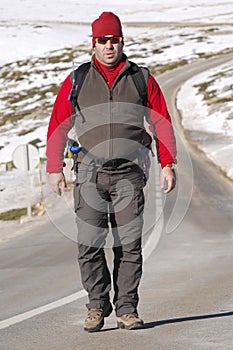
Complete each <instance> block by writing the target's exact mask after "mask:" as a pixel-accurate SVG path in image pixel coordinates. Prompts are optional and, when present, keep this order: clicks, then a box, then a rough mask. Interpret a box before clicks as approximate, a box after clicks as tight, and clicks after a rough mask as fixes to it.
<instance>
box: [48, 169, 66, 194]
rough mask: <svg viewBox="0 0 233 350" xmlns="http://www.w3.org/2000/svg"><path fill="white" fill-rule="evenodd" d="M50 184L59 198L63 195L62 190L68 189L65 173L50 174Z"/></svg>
mask: <svg viewBox="0 0 233 350" xmlns="http://www.w3.org/2000/svg"><path fill="white" fill-rule="evenodd" d="M48 182H49V185H50V187H51V189H52V190H53V192H55V193H56V194H58V195H59V196H61V193H62V192H61V188H63V189H64V188H66V187H67V184H66V179H65V176H64V174H63V173H49V174H48Z"/></svg>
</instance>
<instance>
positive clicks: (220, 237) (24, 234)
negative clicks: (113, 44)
mask: <svg viewBox="0 0 233 350" xmlns="http://www.w3.org/2000/svg"><path fill="white" fill-rule="evenodd" d="M232 58H233V56H232V55H231V56H228V57H223V56H221V57H218V58H215V59H211V60H208V62H207V61H199V62H197V63H195V64H192V65H189V66H187V67H183V68H182V69H178V70H176V71H171V72H168V73H166V74H164V75H162V76H160V77H159V82H160V84H161V86H162V88H163V91H164V93H165V96H166V99H167V102H168V105H169V109H170V111H171V113H172V115H174V117H175V127H176V134H177V139H178V150H179V157H178V161H179V167H178V170H177V173H178V185H177V188H176V190H175V191H174V192H173V193H171V194H170V195H168V196H167V197H164V196H163V195H162V194H161V200H157V203H159V204H158V205H162V206H163V215H161V216H160V218H159V219H158V225H157V226H156V229H157V233H156V232H154V231H153V232H152V233H151V235H149V236H145V242H144V253H145V263H144V274H143V278H142V282H141V287H140V305H139V312H140V315H141V317H142V318H143V319H144V321H145V325H146V327H145V329H144V330H140V331H125V330H118V329H116V319H115V315H114V314H112V315H111V316H110V317H109V318H108V319H106V322H105V327H104V328H103V330H102V331H100V332H98V333H94V334H88V333H85V332H84V331H83V329H82V326H83V320H84V318H85V315H86V309H85V303H86V301H87V299H86V296H85V294H84V293H83V292H82V286H81V283H80V278H79V271H78V267H77V262H76V254H77V249H76V243H75V242H74V241H73V240H72V239H69V237H67V236H66V235H64V234H62V233H61V231H59V230H58V229H57V227H58V226H59V223H60V225H63V226H64V230H66V231H69V226H71V224H70V222H69V221H70V220H67V215H66V214H67V213H66V211H65V212H64V213H63V216H62V215H61V214H60V213H61V212H62V210H58V211H57V212H58V214H57V217H56V220H53V222H51V220H50V219H49V218H48V217H43V218H40V219H38V221H37V222H36V223H28V224H25V225H24V228H23V229H22V228H20V229H19V228H17V227H15V228H14V230H15V231H16V232H9V235H12V238H11V239H9V240H6V241H5V242H3V243H1V245H0V272H1V276H0V282H1V287H0V288H1V289H0V298H1V300H0V305H1V321H0V342H1V343H0V344H1V349H2V350H16V349H17V350H29V349H30V350H31V349H35V350H36V349H38V350H39V349H40V350H47V349H49V350H50V349H56V350H66V349H69V350H73V349H75V350H76V349H77V350H81V349H85V350H89V349H96V350H105V349H106V350H107V349H108V350H109V349H110V350H115V349H119V348H125V349H130V350H131V349H135V350H139V349H143V348H145V349H149V350H150V349H151V350H152V349H162V350H167V349H175V350H183V349H185V350H186V349H187V348H189V349H223V350H228V349H229V350H230V349H232V348H233V345H232V344H233V336H232V329H233V297H232V290H233V279H232V277H233V273H232V272H233V267H232V253H233V245H232V243H233V225H232V224H233V216H232V209H233V202H232V198H233V186H232V183H231V182H230V181H229V180H227V179H226V178H225V177H224V176H223V175H222V174H221V173H220V172H219V170H218V169H216V168H215V167H214V166H213V165H212V164H211V163H210V162H209V161H207V160H206V159H205V157H204V156H203V155H202V154H201V153H198V152H197V151H196V150H195V149H194V148H192V147H191V146H190V145H189V143H188V142H187V140H185V139H184V135H183V130H182V128H181V126H180V122H179V117H178V115H177V112H176V111H175V109H174V100H175V95H176V92H177V90H178V89H179V87H180V86H181V84H182V83H183V82H184V81H185V80H186V79H188V78H189V77H191V76H193V75H194V74H197V73H198V72H200V71H203V70H206V69H208V68H211V66H214V65H217V64H221V63H222V62H223V61H226V60H230V59H232ZM150 191H151V187H150ZM57 205H58V206H59V204H57ZM148 210H149V208H148ZM69 215H70V214H69ZM54 221H55V222H56V225H54ZM160 221H161V222H162V229H161V232H159V234H158V230H159V229H160V226H159V223H160ZM153 235H154V236H153ZM150 239H151V240H150ZM158 239H159V242H157V241H158ZM147 242H149V243H150V244H147ZM150 248H151V249H150ZM107 256H108V258H109V261H111V252H110V251H109V250H108V251H107ZM110 264H111V263H110ZM77 292H78V293H77ZM79 292H80V293H79ZM64 297H67V299H62V298H64ZM72 298H73V299H72ZM56 300H58V303H57V304H56V305H53V304H51V303H52V302H53V301H56ZM72 300H74V301H72ZM46 305H47V306H46ZM42 306H45V308H44V309H41V308H40V307H42ZM49 308H50V309H49ZM30 310H34V313H33V314H30V313H27V312H29V311H30ZM16 315H18V316H17V317H16V318H14V316H16ZM32 316H33V317H32Z"/></svg>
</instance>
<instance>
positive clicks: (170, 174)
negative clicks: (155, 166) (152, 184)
mask: <svg viewBox="0 0 233 350" xmlns="http://www.w3.org/2000/svg"><path fill="white" fill-rule="evenodd" d="M160 184H161V188H163V189H164V193H169V192H171V191H172V190H173V189H174V188H175V186H176V174H175V171H174V170H173V169H172V168H169V167H167V166H165V167H164V168H163V169H162V171H161V174H160Z"/></svg>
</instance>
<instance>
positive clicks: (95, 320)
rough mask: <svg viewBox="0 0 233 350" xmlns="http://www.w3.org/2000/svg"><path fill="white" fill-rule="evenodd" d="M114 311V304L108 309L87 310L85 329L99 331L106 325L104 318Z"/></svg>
mask: <svg viewBox="0 0 233 350" xmlns="http://www.w3.org/2000/svg"><path fill="white" fill-rule="evenodd" d="M111 312H112V305H111V304H109V306H108V307H107V308H106V309H90V310H88V312H87V318H86V319H85V322H84V331H87V332H97V331H99V330H100V329H101V328H102V327H103V326H104V318H105V317H108V316H109V315H110V314H111Z"/></svg>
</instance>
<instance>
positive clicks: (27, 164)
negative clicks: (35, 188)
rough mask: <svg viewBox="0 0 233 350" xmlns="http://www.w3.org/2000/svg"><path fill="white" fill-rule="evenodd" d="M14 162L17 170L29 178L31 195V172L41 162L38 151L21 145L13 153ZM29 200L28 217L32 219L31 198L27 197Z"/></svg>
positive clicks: (30, 146) (27, 145)
mask: <svg viewBox="0 0 233 350" xmlns="http://www.w3.org/2000/svg"><path fill="white" fill-rule="evenodd" d="M12 160H13V163H14V165H15V167H16V168H18V169H20V170H22V171H24V172H25V175H26V177H27V184H28V192H29V193H30V179H29V171H31V170H33V169H35V168H36V167H37V166H38V163H39V160H40V155H39V151H38V149H37V148H36V147H35V146H33V145H30V144H23V145H19V146H18V147H16V149H15V150H14V152H13V155H12ZM27 199H28V204H27V215H28V217H29V218H30V217H31V216H32V209H31V203H30V198H29V196H27Z"/></svg>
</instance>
